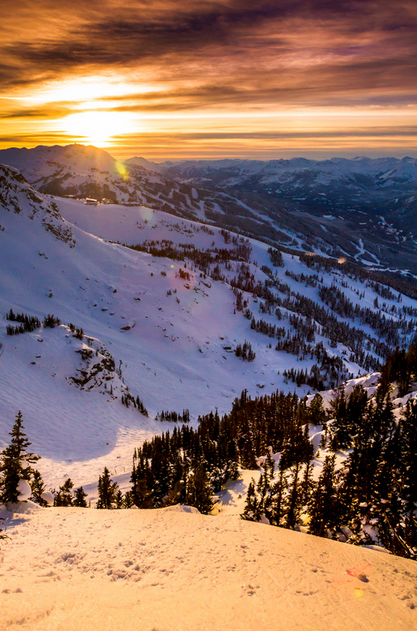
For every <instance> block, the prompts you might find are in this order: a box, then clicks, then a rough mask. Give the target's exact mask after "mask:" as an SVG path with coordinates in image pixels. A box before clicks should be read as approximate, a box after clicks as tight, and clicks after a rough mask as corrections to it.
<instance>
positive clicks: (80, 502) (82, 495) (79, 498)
mask: <svg viewBox="0 0 417 631" xmlns="http://www.w3.org/2000/svg"><path fill="white" fill-rule="evenodd" d="M86 497H87V493H86V492H85V491H84V489H83V487H82V486H79V487H78V488H77V489H75V490H74V500H73V503H72V505H73V506H78V507H80V508H87V501H86Z"/></svg>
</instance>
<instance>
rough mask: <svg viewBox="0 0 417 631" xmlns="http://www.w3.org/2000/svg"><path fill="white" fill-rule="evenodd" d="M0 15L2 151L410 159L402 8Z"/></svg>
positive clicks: (245, 0)
mask: <svg viewBox="0 0 417 631" xmlns="http://www.w3.org/2000/svg"><path fill="white" fill-rule="evenodd" d="M1 12H2V19H1V21H0V148H6V147H11V146H16V147H23V146H26V147H33V146H36V145H39V144H46V145H54V144H69V143H72V142H81V143H85V144H93V145H96V146H100V147H103V148H106V149H107V150H108V151H110V153H111V154H112V155H114V156H115V157H117V158H119V159H125V158H128V157H132V156H134V155H139V156H144V157H146V158H148V159H150V160H156V161H160V160H165V159H174V160H176V159H183V158H223V157H229V158H236V157H239V158H257V159H275V158H289V157H293V156H300V155H303V156H305V157H312V158H318V159H321V158H323V159H324V158H328V157H331V156H335V155H338V156H347V157H349V156H351V157H353V156H357V155H369V156H371V157H376V156H383V155H395V156H398V157H401V156H406V155H411V156H416V155H417V138H416V132H417V3H416V2H415V0H399V1H397V2H393V1H392V0H389V1H388V0H338V1H337V2H336V1H335V0H280V1H276V0H255V1H254V0H212V1H206V0H199V1H194V2H191V0H181V2H179V1H175V0H125V1H124V2H123V6H120V5H119V4H118V0H89V2H85V0H60V2H59V3H57V2H56V0H38V1H37V2H36V3H35V2H34V1H33V0H18V2H17V3H11V2H8V3H3V6H2V11H1Z"/></svg>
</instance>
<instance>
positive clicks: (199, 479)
mask: <svg viewBox="0 0 417 631" xmlns="http://www.w3.org/2000/svg"><path fill="white" fill-rule="evenodd" d="M186 503H187V504H189V505H190V506H195V508H198V510H199V511H200V513H203V514H204V515H208V514H209V513H210V512H211V510H212V508H213V505H214V504H213V499H212V491H211V486H210V482H209V479H208V477H207V473H206V471H205V469H204V467H203V466H202V465H200V466H199V467H198V468H197V469H196V471H195V472H194V473H192V474H191V475H190V476H189V479H188V483H187V495H186Z"/></svg>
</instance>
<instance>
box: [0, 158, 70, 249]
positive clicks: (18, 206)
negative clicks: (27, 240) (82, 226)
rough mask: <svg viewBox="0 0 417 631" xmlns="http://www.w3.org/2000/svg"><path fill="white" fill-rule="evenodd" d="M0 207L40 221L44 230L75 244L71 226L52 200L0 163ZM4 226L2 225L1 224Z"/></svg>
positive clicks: (13, 170)
mask: <svg viewBox="0 0 417 631" xmlns="http://www.w3.org/2000/svg"><path fill="white" fill-rule="evenodd" d="M0 207H1V209H2V211H7V212H13V213H16V214H21V213H22V214H23V215H24V216H25V217H28V218H29V219H31V220H35V221H41V222H42V226H43V227H44V229H45V230H47V231H49V232H51V233H52V234H53V235H54V236H55V237H56V238H57V239H59V240H60V241H63V242H64V243H67V244H68V245H69V246H70V247H71V248H73V247H74V246H75V240H74V238H73V234H72V230H71V227H70V226H69V225H68V224H67V222H66V221H65V220H64V219H63V218H62V217H61V215H60V213H59V210H58V207H57V205H56V203H55V202H54V201H51V200H50V199H46V198H45V196H43V195H42V194H40V193H38V192H37V191H36V190H35V189H33V188H32V186H30V184H29V183H28V182H27V181H26V180H25V178H24V177H23V176H22V174H21V173H19V172H18V171H17V170H16V169H13V168H10V167H8V166H5V165H2V164H0ZM3 228H4V226H3Z"/></svg>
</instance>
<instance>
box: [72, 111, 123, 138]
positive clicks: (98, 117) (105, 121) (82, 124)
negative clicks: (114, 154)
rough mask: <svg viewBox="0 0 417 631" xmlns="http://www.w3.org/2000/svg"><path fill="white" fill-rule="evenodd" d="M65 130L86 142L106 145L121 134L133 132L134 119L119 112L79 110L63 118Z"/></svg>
mask: <svg viewBox="0 0 417 631" xmlns="http://www.w3.org/2000/svg"><path fill="white" fill-rule="evenodd" d="M63 127H64V131H65V132H67V133H68V134H70V135H72V136H74V139H77V140H80V139H82V140H83V141H85V142H88V143H90V144H93V145H95V146H96V147H104V146H106V145H109V144H111V142H112V139H113V138H114V137H116V136H118V135H119V134H127V133H129V132H130V133H132V131H133V127H134V125H133V120H132V118H131V117H130V116H129V115H126V114H119V113H117V112H94V111H88V112H79V113H76V114H70V115H69V116H67V117H66V118H64V119H63Z"/></svg>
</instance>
